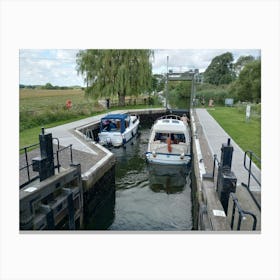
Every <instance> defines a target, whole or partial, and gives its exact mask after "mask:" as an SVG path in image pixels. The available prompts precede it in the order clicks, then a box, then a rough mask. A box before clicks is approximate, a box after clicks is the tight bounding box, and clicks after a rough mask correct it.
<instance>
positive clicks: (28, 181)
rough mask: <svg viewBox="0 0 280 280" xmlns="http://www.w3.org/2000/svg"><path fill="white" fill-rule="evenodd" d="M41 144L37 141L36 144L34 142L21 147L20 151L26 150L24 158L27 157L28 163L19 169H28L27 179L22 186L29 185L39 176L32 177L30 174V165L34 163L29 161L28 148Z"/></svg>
mask: <svg viewBox="0 0 280 280" xmlns="http://www.w3.org/2000/svg"><path fill="white" fill-rule="evenodd" d="M39 145H40V143H36V144H32V145H29V146H26V147H24V148H21V149H20V150H19V151H20V153H21V151H24V158H25V163H26V164H25V165H24V166H23V167H21V168H19V171H22V170H24V169H26V173H27V181H26V182H24V183H23V184H21V185H20V188H22V187H24V186H25V185H27V184H29V183H30V182H33V181H34V180H36V179H38V178H39V175H36V176H33V177H31V175H30V166H32V163H29V160H28V150H29V149H30V148H34V147H37V146H39Z"/></svg>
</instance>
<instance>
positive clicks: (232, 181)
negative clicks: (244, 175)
mask: <svg viewBox="0 0 280 280" xmlns="http://www.w3.org/2000/svg"><path fill="white" fill-rule="evenodd" d="M232 155H233V147H232V145H231V144H230V139H228V142H227V143H226V144H222V148H221V162H220V166H219V169H218V180H217V192H218V196H219V198H220V201H221V203H222V206H223V208H224V211H225V213H226V214H227V210H228V200H229V196H230V193H231V192H233V193H235V192H236V182H237V179H236V176H235V174H234V173H233V172H232V171H231V164H232Z"/></svg>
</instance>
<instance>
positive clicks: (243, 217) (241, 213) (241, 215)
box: [230, 193, 257, 231]
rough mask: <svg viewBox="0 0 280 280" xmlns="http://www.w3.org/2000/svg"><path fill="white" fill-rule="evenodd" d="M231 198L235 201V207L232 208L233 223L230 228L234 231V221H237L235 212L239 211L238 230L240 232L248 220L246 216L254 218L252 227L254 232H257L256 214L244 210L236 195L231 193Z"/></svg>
mask: <svg viewBox="0 0 280 280" xmlns="http://www.w3.org/2000/svg"><path fill="white" fill-rule="evenodd" d="M230 197H231V198H232V201H233V207H232V214H231V223H230V227H231V229H232V230H233V227H234V221H235V212H236V209H237V210H238V214H239V215H238V222H237V230H238V231H239V230H240V228H241V224H242V222H243V221H244V220H246V219H247V218H246V216H248V215H249V216H251V217H252V218H253V225H252V230H256V227H257V217H256V215H255V214H253V213H252V212H250V211H245V210H243V209H242V207H241V206H240V204H239V202H238V199H237V197H236V195H235V194H234V193H230Z"/></svg>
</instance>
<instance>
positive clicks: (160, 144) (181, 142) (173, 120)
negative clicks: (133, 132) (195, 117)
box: [146, 115, 191, 165]
mask: <svg viewBox="0 0 280 280" xmlns="http://www.w3.org/2000/svg"><path fill="white" fill-rule="evenodd" d="M146 159H147V161H148V162H151V163H158V164H171V165H172V164H174V165H183V164H188V163H189V162H190V159H191V149H190V132H189V127H188V124H187V123H186V122H184V121H182V120H181V118H180V116H177V115H167V116H163V117H161V118H159V119H157V120H156V122H155V123H154V125H153V127H152V129H151V135H150V139H149V143H148V150H147V152H146Z"/></svg>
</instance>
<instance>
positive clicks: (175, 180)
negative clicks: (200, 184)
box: [148, 164, 190, 194]
mask: <svg viewBox="0 0 280 280" xmlns="http://www.w3.org/2000/svg"><path fill="white" fill-rule="evenodd" d="M148 171H149V183H150V188H151V190H153V191H154V192H165V193H167V194H174V193H181V192H182V191H183V190H184V188H185V187H186V185H188V183H187V180H188V179H189V176H188V174H189V171H190V168H189V167H188V166H172V165H158V164H149V165H148Z"/></svg>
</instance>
